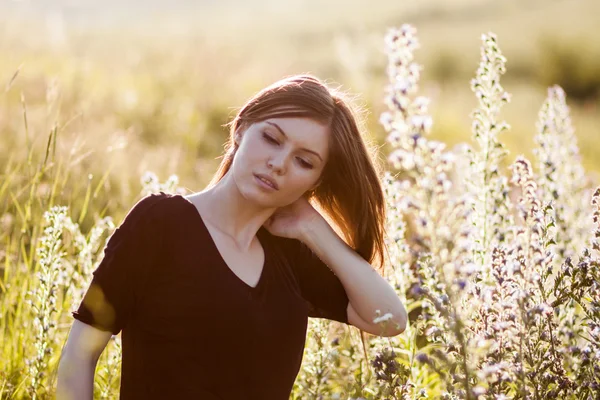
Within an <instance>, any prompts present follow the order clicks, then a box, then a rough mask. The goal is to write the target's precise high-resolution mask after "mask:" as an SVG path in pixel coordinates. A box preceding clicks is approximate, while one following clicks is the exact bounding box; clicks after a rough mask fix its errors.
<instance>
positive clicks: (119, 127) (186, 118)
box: [0, 0, 600, 219]
mask: <svg viewBox="0 0 600 400" xmlns="http://www.w3.org/2000/svg"><path fill="white" fill-rule="evenodd" d="M599 18H600V1H597V0H504V1H489V0H419V1H398V0H395V1H392V0H286V1H275V0H260V1H258V0H257V1H241V0H220V1H217V0H196V1H191V0H169V1H166V0H135V1H132V0H129V1H124V0H119V1H117V0H104V1H98V0H46V1H42V0H19V1H11V0H0V85H1V86H0V87H1V88H2V90H3V93H2V95H1V96H0V137H1V140H0V166H1V167H2V168H1V169H2V170H3V171H4V174H5V175H4V176H5V177H6V176H8V174H13V172H11V171H16V169H14V168H16V167H14V168H13V167H12V166H16V165H24V163H25V164H27V163H28V164H29V165H30V166H31V165H34V164H35V163H36V162H37V163H40V162H42V161H43V159H44V158H45V157H48V156H47V155H46V154H45V151H46V150H45V149H46V147H47V145H48V143H50V142H51V141H52V140H54V144H53V151H55V154H54V156H53V157H55V158H52V162H54V163H55V164H54V167H53V168H62V171H63V172H62V175H60V176H61V177H62V178H61V179H62V183H61V184H60V187H61V195H60V197H62V198H64V199H68V202H69V203H71V204H70V205H71V206H72V207H73V208H74V209H75V210H76V209H77V208H78V207H80V205H78V204H77V200H76V199H82V198H84V197H85V196H84V194H85V192H86V190H88V191H89V187H92V188H93V189H94V190H93V194H94V195H95V197H94V198H93V199H94V200H92V202H96V203H98V202H99V204H98V205H99V207H100V209H101V210H102V212H109V213H110V214H113V215H115V216H118V215H122V214H123V212H124V211H125V210H126V209H128V208H129V207H130V206H131V205H132V204H131V199H133V198H134V197H136V196H137V195H138V194H139V190H140V187H141V186H140V177H141V176H142V175H143V173H144V172H145V171H148V170H150V171H153V172H154V173H156V174H157V175H158V177H159V179H160V180H161V181H164V180H166V179H167V177H168V176H169V175H171V174H176V175H178V176H179V180H180V185H181V186H184V187H186V188H188V189H189V190H192V191H199V190H202V189H203V188H204V187H205V185H206V184H207V183H208V181H209V179H210V177H211V176H212V174H213V173H214V172H215V170H216V168H217V165H218V163H219V161H220V159H219V158H218V157H219V156H220V155H221V152H222V150H223V143H224V141H225V139H226V137H227V131H226V129H225V128H224V127H223V124H225V123H227V122H228V121H229V120H230V119H231V118H232V117H233V116H234V113H235V111H236V109H237V108H238V107H240V106H242V105H243V103H244V102H245V101H246V100H247V99H248V98H249V97H250V96H252V95H253V94H254V93H255V92H256V91H258V90H260V89H261V88H263V87H264V86H266V85H268V84H270V83H272V82H274V81H275V80H278V79H280V78H282V77H284V76H286V75H290V74H295V73H306V72H308V73H313V74H315V75H317V76H319V77H320V78H322V79H326V80H327V81H328V82H329V83H331V84H332V85H333V86H335V87H338V86H339V87H340V88H341V89H342V90H345V91H347V92H349V94H351V95H353V96H354V98H355V104H356V105H357V106H358V107H362V108H363V110H364V114H363V116H364V120H365V124H366V126H367V128H368V135H369V136H370V137H371V138H372V140H374V141H376V142H377V143H379V144H381V145H382V146H383V145H384V143H385V132H384V130H383V128H382V127H381V126H380V125H379V123H378V119H379V115H380V113H381V112H382V111H383V110H384V104H383V95H384V88H385V85H386V83H387V76H386V73H385V66H386V63H387V58H386V55H385V53H384V46H383V44H384V35H385V33H386V31H387V29H388V28H389V27H399V26H400V25H402V24H403V23H410V24H412V25H414V26H415V27H416V28H417V34H418V36H419V38H420V41H421V49H420V50H418V51H417V53H416V57H417V61H418V62H419V63H421V64H422V65H423V67H424V70H423V76H422V79H421V91H420V94H422V95H425V96H427V97H429V98H431V100H432V103H431V108H430V110H431V114H432V115H433V118H434V125H433V132H432V136H433V137H434V138H437V139H440V140H442V141H444V142H446V143H447V144H448V145H449V146H450V147H452V146H454V145H456V144H457V143H460V142H465V141H470V140H471V119H470V116H469V115H470V112H471V111H472V110H473V108H474V107H476V105H477V101H476V98H475V96H474V95H473V93H472V92H471V89H470V83H469V82H470V79H471V78H473V77H474V76H475V71H476V69H477V66H478V62H479V57H480V44H481V39H480V37H481V34H482V33H486V32H494V33H496V34H497V35H498V41H499V45H500V48H501V50H502V51H503V53H504V55H505V56H506V57H507V59H508V61H507V73H506V74H505V75H504V77H503V81H502V84H503V86H504V87H505V89H506V90H507V91H508V92H509V93H511V94H512V101H511V103H509V104H508V105H506V106H505V107H504V108H503V109H502V117H503V118H504V119H505V120H506V121H507V122H508V123H509V124H510V125H511V127H512V128H511V130H510V131H509V132H507V133H504V134H503V137H501V141H503V142H504V143H505V144H506V145H507V147H508V149H509V151H510V154H509V156H508V157H507V163H510V162H512V161H513V160H514V158H515V157H516V156H517V155H519V154H525V155H527V156H530V155H531V148H532V147H533V144H534V142H533V137H534V135H535V133H536V128H535V122H536V119H537V113H538V111H539V109H540V107H541V105H542V102H543V101H544V98H545V96H546V88H547V87H548V86H550V85H552V84H555V83H556V84H559V85H561V86H562V87H563V88H564V89H565V91H566V93H567V96H568V97H567V101H568V104H569V106H570V107H571V112H572V120H573V124H574V126H575V128H576V134H577V137H578V140H579V146H580V149H581V154H582V157H583V161H584V165H585V166H586V168H587V169H588V171H590V172H592V173H595V172H597V171H600V158H599V157H596V154H600V152H599V151H600V144H599V141H598V140H597V139H598V134H599V127H600V112H599V108H598V101H599V97H600V34H599V31H598V28H597V22H598V20H599ZM52 136H53V137H54V139H52ZM32 149H34V150H33V151H31V150H32ZM385 155H387V152H386V151H385V147H383V148H382V156H385ZM59 160H60V162H59ZM5 166H6V167H5ZM11 168H13V169H12V170H11ZM26 170H27V169H25V168H24V169H19V171H22V173H23V174H24V175H26V172H25V171H26ZM19 173H21V172H19ZM15 174H16V172H15ZM11 176H13V178H12V179H13V183H14V179H15V176H16V175H14V174H13V175H11ZM54 176H56V175H54ZM55 181H56V179H54V180H52V181H50V180H49V181H48V183H47V184H46V185H44V184H43V180H42V184H40V185H38V186H37V187H36V190H37V191H40V193H41V194H42V195H43V194H44V193H45V192H44V191H46V192H49V191H51V190H52V188H51V187H50V186H51V184H50V182H55ZM24 182H28V179H27V177H24ZM11 186H12V185H11ZM25 186H26V185H25ZM1 187H2V182H0V189H1ZM25 191H27V188H25V187H24V188H23V192H25ZM19 195H20V192H19V193H16V195H15V196H13V197H12V198H13V201H14V200H15V199H18V196H19ZM113 211H114V212H113ZM86 219H87V217H86Z"/></svg>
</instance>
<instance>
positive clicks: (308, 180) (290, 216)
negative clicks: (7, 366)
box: [58, 75, 406, 400]
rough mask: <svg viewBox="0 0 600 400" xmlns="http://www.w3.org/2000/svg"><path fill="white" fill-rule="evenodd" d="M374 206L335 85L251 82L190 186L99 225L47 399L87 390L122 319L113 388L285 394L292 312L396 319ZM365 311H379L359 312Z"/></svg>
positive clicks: (401, 313) (176, 393)
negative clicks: (222, 147) (205, 181)
mask: <svg viewBox="0 0 600 400" xmlns="http://www.w3.org/2000/svg"><path fill="white" fill-rule="evenodd" d="M311 199H312V200H314V201H315V202H316V203H318V204H319V206H320V208H322V209H323V210H324V213H325V214H326V215H327V216H328V217H329V218H330V219H331V220H332V221H333V222H334V224H335V225H337V228H338V230H340V231H341V232H342V233H343V236H344V239H342V238H340V236H338V234H337V233H336V231H335V230H334V229H333V228H332V227H331V226H330V225H329V223H328V222H327V220H326V219H325V217H324V216H322V215H321V214H320V213H319V212H318V211H317V210H316V209H315V208H313V206H312V204H311V202H310V201H309V200H311ZM384 218H385V206H384V197H383V192H382V189H381V186H380V184H379V179H378V175H377V171H376V169H375V167H374V165H373V162H372V160H371V158H370V156H369V153H368V151H367V148H366V146H365V144H364V142H363V140H362V138H361V135H360V131H359V129H358V127H357V124H356V121H355V119H354V117H353V114H352V112H351V110H350V109H349V107H348V106H347V104H346V103H345V102H344V101H343V100H342V98H341V96H340V94H338V93H336V92H335V91H333V90H331V89H329V88H328V87H327V86H326V85H325V84H323V83H322V82H320V81H319V80H318V79H317V78H315V77H313V76H310V75H300V76H292V77H288V78H286V79H283V80H280V81H278V82H276V83H274V84H273V85H271V86H269V87H267V88H265V89H263V90H262V91H260V92H259V93H257V94H256V95H255V96H254V97H253V98H251V99H250V100H249V101H248V102H247V104H246V105H245V106H244V107H242V109H241V110H240V111H239V113H238V115H237V116H236V117H235V119H234V120H233V121H232V122H231V123H230V137H229V142H228V143H227V147H226V153H225V156H224V158H223V161H222V163H221V165H220V167H219V169H218V171H217V173H216V175H215V177H214V179H213V180H212V181H211V182H210V184H209V186H208V187H207V188H206V189H205V190H204V191H202V192H199V193H194V194H191V195H188V196H185V197H184V196H181V195H172V194H166V193H163V192H161V193H158V194H152V195H149V196H146V197H145V198H143V199H142V200H140V201H139V202H138V203H137V204H136V205H135V206H134V207H133V208H132V209H131V210H130V212H129V213H128V214H127V216H126V217H125V219H124V221H123V223H122V224H121V225H120V226H119V228H118V229H117V230H116V231H115V233H114V234H113V235H112V236H111V238H110V240H109V242H108V244H107V246H106V248H105V255H104V258H103V260H102V262H101V264H100V265H99V266H98V268H97V269H96V270H95V271H94V277H93V279H92V282H91V284H90V287H89V289H88V291H87V293H86V295H85V297H84V300H83V301H82V303H81V305H80V306H79V308H78V310H77V311H75V312H74V313H73V316H74V317H75V319H76V321H75V322H74V324H73V327H72V329H71V332H70V334H69V338H68V341H67V344H66V346H65V350H64V351H63V355H62V359H61V363H60V367H59V378H58V398H59V399H62V398H73V399H84V398H88V399H91V398H92V388H93V377H94V369H95V365H96V362H97V360H98V357H99V355H100V353H101V352H102V350H103V349H104V347H105V345H106V343H107V342H108V340H109V339H110V337H111V335H112V334H115V335H116V334H118V333H119V332H122V342H123V360H122V375H121V389H120V390H121V392H120V393H121V398H122V399H132V398H142V399H152V398H161V399H162V398H174V399H180V398H194V399H221V400H224V399H227V400H229V399H231V400H233V399H235V400H240V399H257V400H258V399H261V400H268V399H274V400H284V399H288V398H289V395H290V393H291V390H292V386H293V383H294V381H295V379H296V375H297V373H298V371H299V368H300V366H301V362H302V354H303V349H304V344H305V339H306V329H307V317H318V318H327V319H331V320H336V321H340V322H343V323H347V324H350V325H354V326H356V327H358V328H359V329H361V330H363V331H366V332H369V333H372V334H376V335H381V336H393V335H397V334H399V333H401V332H402V331H403V330H404V328H405V326H406V310H405V308H404V306H403V304H402V303H401V301H400V300H399V298H398V297H397V295H396V294H395V292H394V290H393V289H392V288H391V286H390V285H389V284H388V283H387V281H385V280H384V279H383V278H382V277H381V276H380V275H379V274H378V273H377V272H376V271H375V270H374V269H373V268H372V267H371V265H370V263H371V262H373V260H375V258H377V259H378V260H379V265H380V266H381V265H383V260H384V240H383V235H384V228H383V227H384ZM377 311H380V312H381V313H383V314H385V313H391V314H392V318H391V320H389V321H387V322H388V323H387V324H385V325H382V324H375V323H374V322H373V319H374V318H376V317H377V316H378V314H377Z"/></svg>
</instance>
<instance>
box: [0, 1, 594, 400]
mask: <svg viewBox="0 0 600 400" xmlns="http://www.w3.org/2000/svg"><path fill="white" fill-rule="evenodd" d="M406 3H407V4H400V2H391V1H379V2H369V3H367V2H366V1H359V0H353V1H344V2H342V1H341V0H330V1H329V2H327V3H325V4H323V3H322V2H317V1H316V0H310V1H299V0H298V1H290V2H286V3H285V5H283V3H281V2H275V1H265V2H264V3H261V6H260V7H255V6H252V5H247V4H245V3H241V2H237V1H233V0H232V1H227V2H222V3H211V2H206V3H202V4H201V3H195V2H185V1H178V2H173V3H170V5H169V6H166V5H164V4H163V3H160V2H151V3H146V5H143V4H138V3H136V2H130V3H128V4H129V5H128V7H124V6H119V5H118V3H117V2H105V3H102V6H99V5H97V4H96V3H94V2H82V3H80V4H79V5H75V4H73V3H70V2H66V1H65V2H56V4H54V5H51V4H49V3H45V2H14V3H11V4H2V5H0V15H1V16H0V30H1V33H2V35H1V36H0V60H1V62H0V80H1V81H2V84H3V86H2V87H3V93H2V95H1V96H0V138H1V140H0V227H1V229H0V343H1V347H0V398H2V399H4V398H6V399H13V398H15V399H17V398H19V399H20V398H50V397H51V395H52V392H53V387H54V386H53V385H54V384H55V382H54V373H55V369H56V365H57V363H58V357H59V356H60V350H61V348H62V345H63V344H64V340H65V338H66V335H67V333H68V330H69V327H70V325H71V323H72V318H71V317H70V313H69V310H70V309H72V307H73V306H74V304H77V301H78V299H80V296H81V295H82V290H83V289H84V288H85V287H86V285H87V282H88V280H89V278H90V276H91V275H90V274H91V271H92V270H93V268H94V265H97V262H98V261H99V257H100V256H101V254H102V252H101V250H102V247H103V245H104V243H105V239H106V238H107V236H108V235H109V234H110V232H111V231H112V230H113V229H114V227H115V226H118V221H120V220H121V219H122V217H123V216H124V213H125V212H126V211H127V210H128V209H129V208H130V207H131V205H133V204H134V203H135V201H136V200H137V199H139V198H140V196H142V195H144V194H145V193H148V192H150V191H156V190H159V189H160V190H180V191H182V192H192V191H200V190H202V189H203V188H204V186H205V185H206V184H207V183H208V181H209V179H210V177H211V176H212V174H213V173H214V172H215V170H216V167H217V165H218V162H219V158H218V157H219V156H220V155H221V151H222V149H223V147H222V146H223V143H224V141H225V139H226V137H227V131H226V129H225V128H224V126H223V125H224V124H225V123H227V122H228V121H229V119H230V118H231V117H233V115H234V112H235V110H236V108H237V107H239V106H241V105H242V104H243V103H244V102H245V100H246V99H247V98H249V97H250V96H251V95H252V94H253V93H254V92H256V91H257V90H260V89H261V88H262V87H264V86H266V85H267V84H270V83H271V82H273V81H275V80H277V79H279V78H281V77H283V76H285V75H290V74H294V73H302V72H310V73H314V74H315V75H317V76H319V77H321V78H324V79H327V80H328V81H329V82H330V83H331V85H332V86H335V87H337V86H338V85H339V86H340V87H341V88H342V89H343V90H346V91H348V93H349V94H351V95H353V96H354V97H355V103H356V106H357V107H360V108H362V110H363V111H364V114H363V117H364V124H365V127H366V132H365V136H366V137H367V138H368V139H369V140H373V141H374V142H375V143H377V144H379V145H380V150H381V157H382V158H388V160H389V163H388V166H389V171H390V173H391V174H395V173H397V172H400V173H401V174H400V175H397V176H392V175H391V174H390V175H387V174H386V176H382V180H383V181H384V182H385V183H386V188H387V190H388V192H387V196H388V201H389V209H390V221H389V227H390V237H389V241H390V246H391V249H392V253H393V254H394V259H393V260H392V261H393V262H392V264H391V265H389V266H388V270H387V273H386V277H387V278H388V279H390V281H391V282H392V283H394V286H395V287H396V289H397V290H398V293H399V295H400V296H401V298H402V299H403V300H404V301H405V302H406V304H407V306H408V308H409V310H410V311H411V316H412V317H413V319H412V320H411V324H410V326H409V328H408V329H407V330H406V331H405V333H403V334H402V335H400V336H398V337H395V338H389V340H388V339H385V340H384V339H383V338H378V337H375V336H368V337H364V340H365V347H366V350H367V354H368V358H369V359H368V360H366V359H365V357H364V354H363V343H361V337H360V335H359V332H358V331H357V330H356V329H354V328H352V329H351V328H350V327H347V326H340V325H338V324H336V323H332V322H329V321H322V320H315V321H311V325H310V328H311V329H310V332H309V335H308V338H307V340H308V341H307V349H306V353H305V357H304V364H303V369H302V372H301V374H300V375H299V376H298V380H297V382H296V385H295V387H294V393H293V394H292V398H295V399H296V398H297V399H319V398H340V399H341V398H343V399H347V398H353V399H358V398H365V399H383V398H385V399H387V398H392V399H400V398H411V399H413V398H425V396H427V397H428V398H468V399H474V398H482V399H483V398H486V399H487V398H490V399H500V398H532V399H538V398H543V397H547V396H554V397H556V398H565V399H567V398H569V399H570V398H573V399H575V398H578V399H588V398H589V399H593V398H596V397H597V396H598V395H599V393H600V380H598V378H597V377H598V376H600V371H599V370H598V365H600V332H599V331H598V330H599V329H600V328H599V324H600V317H599V315H600V299H599V298H598V293H600V288H598V283H597V282H599V279H600V273H599V272H598V260H599V258H598V257H599V254H598V251H599V250H600V249H599V248H598V244H597V243H596V242H595V241H594V240H595V238H597V237H598V236H595V235H600V234H599V233H598V229H600V228H598V226H596V224H597V223H598V220H597V218H598V212H599V211H598V204H597V203H596V204H592V195H593V194H594V189H595V188H596V187H597V186H598V177H597V174H598V172H600V161H598V158H597V157H596V155H597V154H598V152H599V151H600V145H599V144H598V140H597V137H598V129H599V128H598V127H599V126H600V112H599V110H598V107H599V105H598V102H599V98H600V35H598V34H596V33H595V32H596V31H595V29H596V28H595V23H596V19H597V17H596V16H597V15H600V3H598V2H596V1H591V0H586V1H584V0H578V1H569V2H568V1H536V0H529V1H505V2H502V3H500V2H493V1H483V0H480V1H476V0H462V1H458V0H455V1H441V0H428V1H420V2H418V3H416V2H414V3H408V2H406ZM307 21H310V23H308V22H307ZM405 23H408V24H411V25H413V26H414V27H416V29H417V31H416V36H417V37H418V41H419V43H420V47H419V48H416V49H412V48H411V49H410V51H411V53H412V52H414V57H415V60H416V62H418V63H419V64H421V65H422V66H423V71H422V74H421V76H420V79H418V81H417V82H414V83H413V84H414V89H415V93H409V94H402V93H393V92H390V90H389V82H390V79H395V78H394V77H400V78H403V79H404V78H406V77H405V76H404V75H403V74H405V73H406V71H405V70H403V69H402V68H400V69H398V70H395V71H394V74H395V75H393V76H390V75H388V73H387V72H386V67H387V64H388V60H389V57H390V54H392V53H393V52H394V51H397V50H398V47H402V46H406V44H405V43H403V42H402V40H400V41H398V42H396V43H395V44H394V45H395V46H396V47H393V46H392V47H390V46H388V47H386V45H385V43H386V41H385V40H384V38H385V37H386V34H388V29H389V28H400V27H401V26H403V24H405ZM488 32H493V33H495V34H496V38H497V45H498V48H499V49H500V51H501V54H502V55H503V56H504V57H506V64H505V67H506V73H502V72H499V71H496V70H495V69H494V68H496V67H497V66H488V70H489V71H491V72H490V73H491V74H494V73H497V78H498V79H496V80H495V81H494V82H496V83H498V80H499V82H500V84H501V87H496V86H494V85H491V86H490V87H486V88H485V90H489V91H490V92H489V93H493V92H492V89H498V90H499V92H503V91H506V92H508V93H509V94H510V95H511V99H510V102H508V103H506V104H504V103H502V101H501V99H500V98H499V97H498V98H496V97H494V96H490V97H491V105H490V104H488V103H482V102H480V100H481V97H479V98H478V96H476V94H475V93H474V91H473V90H472V87H471V85H472V84H474V82H475V83H476V82H480V83H481V82H484V81H485V79H484V78H482V76H483V75H482V73H478V67H480V66H481V65H482V61H481V53H480V51H481V49H482V48H486V47H485V46H486V45H488V46H489V45H490V41H492V42H493V40H492V39H490V37H489V36H488V37H486V39H487V40H482V34H487V33H488ZM413 34H414V33H413V32H412V30H410V29H408V28H406V27H404V28H403V30H402V35H404V36H403V37H406V36H407V35H408V36H410V35H413ZM488 51H489V52H490V54H495V55H498V54H497V53H495V52H494V50H490V49H489V48H488ZM499 59H500V58H499ZM404 61H405V63H406V64H409V63H410V62H411V61H410V60H404ZM499 62H500V61H499ZM502 63H503V62H502ZM494 71H495V72H494ZM474 79H475V81H474V82H471V80H474ZM477 79H479V81H477ZM485 82H487V83H486V84H482V85H483V86H485V85H487V84H489V82H490V81H489V80H487V81H485ZM555 84H556V85H559V86H560V88H562V89H560V88H558V87H553V85H555ZM550 87H553V89H551V90H550V91H549V90H548V89H549V88H550ZM563 89H564V91H563ZM475 92H477V90H476V91H475ZM478 93H479V94H481V93H482V92H481V89H480V91H479V92H478ZM486 93H488V92H486ZM390 96H405V97H406V99H407V101H409V102H412V101H415V98H416V96H424V97H426V98H428V99H430V100H431V104H430V106H429V109H428V110H425V111H423V110H419V109H418V108H415V109H409V110H405V111H400V110H397V109H393V108H389V105H388V103H389V102H388V101H386V99H387V100H389V99H390ZM565 96H566V97H565ZM385 111H387V112H389V114H386V115H387V116H388V117H389V118H390V119H391V120H393V121H395V124H396V126H398V124H399V125H402V126H404V125H406V126H409V128H408V131H409V132H410V133H412V134H415V133H417V134H419V136H422V138H423V140H422V141H420V142H419V143H418V144H417V143H410V141H409V140H408V139H407V138H408V136H406V137H397V136H394V135H393V132H392V129H391V127H392V125H389V124H387V125H386V123H384V121H382V120H381V118H380V117H381V114H382V113H383V112H385ZM474 111H475V114H473V112H474ZM420 113H421V114H422V115H421V114H420ZM415 116H417V117H419V118H421V117H427V118H429V117H431V118H432V121H433V125H432V126H431V129H425V128H424V127H418V126H413V125H410V121H414V117H415ZM478 118H480V119H478ZM569 118H570V119H569ZM474 121H480V122H481V121H483V122H482V123H480V124H474ZM502 121H506V122H507V123H508V124H509V125H510V127H509V128H508V129H506V130H502V129H500V130H498V126H499V125H500V123H501V122H502ZM540 121H542V122H545V125H544V124H541V125H539V124H537V125H536V123H538V122H540ZM492 122H493V123H492ZM571 123H572V126H573V127H574V129H575V130H574V131H572V130H571V129H570V128H571ZM490 126H493V127H494V128H490ZM440 142H443V143H445V144H446V149H445V150H440V152H439V154H438V153H432V154H427V153H426V151H425V149H427V146H430V145H431V146H434V147H436V146H437V145H438V143H440ZM496 143H499V145H498V146H495V145H493V146H490V144H496ZM462 144H468V146H470V147H471V149H472V152H471V153H470V154H468V153H465V152H463V150H464V146H462ZM500 144H502V146H501V145H500ZM436 148H437V147H436ZM503 149H506V150H508V152H507V153H504V151H503ZM421 152H423V153H421ZM450 153H452V154H450ZM446 157H447V158H446ZM448 160H452V161H448ZM427 167H430V168H427ZM428 171H429V172H428ZM431 171H435V172H437V173H438V174H441V175H427V174H431V173H432V172H431ZM401 181H403V182H405V184H404V185H400V182H401ZM435 183H437V184H439V185H441V186H439V185H438V186H436V185H435ZM161 184H164V186H160V185H161ZM594 198H595V199H596V200H595V201H596V202H597V201H599V200H598V196H596V197H594ZM54 206H65V207H66V208H64V209H53V208H52V207H54ZM44 216H47V218H44ZM594 218H595V219H594ZM417 222H420V223H421V224H418V223H417ZM465 222H468V223H467V224H465ZM48 227H50V228H48ZM442 227H444V228H445V229H441V228H442ZM586 249H589V250H586ZM494 288H495V289H494ZM467 304H469V305H470V306H469V307H466V305H467ZM119 351H120V350H119V338H118V337H115V338H114V341H113V342H112V343H111V345H110V346H109V348H108V349H107V351H106V352H105V353H104V355H103V357H102V359H101V361H100V364H99V367H98V371H97V375H96V376H97V380H96V396H97V397H98V398H114V397H115V396H116V393H117V391H118V384H119V368H120V366H119V358H120V353H119ZM540 360H546V361H544V362H542V361H540ZM502 396H505V397H502Z"/></svg>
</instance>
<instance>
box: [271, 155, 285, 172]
mask: <svg viewBox="0 0 600 400" xmlns="http://www.w3.org/2000/svg"><path fill="white" fill-rule="evenodd" d="M285 162H286V160H285V154H282V153H278V154H275V155H273V156H272V157H271V158H270V159H269V160H268V161H267V166H268V167H269V169H271V170H273V172H275V173H277V174H280V175H281V174H283V173H284V172H285Z"/></svg>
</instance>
